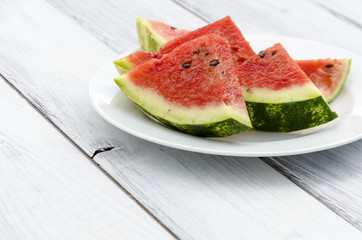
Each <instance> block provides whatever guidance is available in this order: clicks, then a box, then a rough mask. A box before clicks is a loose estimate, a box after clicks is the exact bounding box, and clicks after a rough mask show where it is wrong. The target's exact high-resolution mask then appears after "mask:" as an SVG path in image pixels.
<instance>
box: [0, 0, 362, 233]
mask: <svg viewBox="0 0 362 240" xmlns="http://www.w3.org/2000/svg"><path fill="white" fill-rule="evenodd" d="M0 4H1V3H0ZM166 4H171V3H170V2H167V3H166ZM98 7H102V4H100V3H99V5H98ZM0 11H1V14H0V20H2V22H6V25H5V26H4V28H3V30H2V31H1V32H0V39H1V40H0V41H1V42H0V72H1V73H3V74H4V76H5V77H6V78H7V79H9V81H11V82H12V83H13V84H14V85H15V86H16V87H17V88H18V89H19V90H20V91H21V92H22V93H23V94H24V95H25V96H26V97H27V98H28V99H29V100H30V101H31V102H32V103H33V104H35V106H36V107H37V108H39V109H40V110H41V111H42V112H43V113H44V114H46V115H47V117H48V118H49V119H50V120H51V121H53V122H54V123H55V124H56V125H57V126H58V127H59V128H60V129H61V130H62V131H64V132H65V133H66V134H67V135H68V136H69V137H70V138H71V139H72V140H74V142H76V143H77V144H78V145H79V146H80V147H81V148H82V149H83V150H84V151H85V152H86V153H87V154H88V155H89V156H92V155H93V153H94V152H95V151H96V150H97V149H98V148H102V147H108V146H114V147H115V148H114V149H113V150H112V151H108V152H104V153H99V154H98V155H96V157H95V159H96V160H97V162H98V163H99V164H100V165H101V166H102V167H103V168H104V169H106V170H107V171H108V172H109V173H110V174H111V175H112V176H113V177H114V178H116V179H117V181H118V182H119V183H120V184H121V185H122V186H124V187H125V188H126V189H127V190H128V191H129V192H131V193H132V195H134V196H135V197H136V198H137V200H138V201H140V202H141V203H142V204H143V205H145V206H146V207H147V209H148V210H149V211H150V212H152V213H153V214H154V215H155V216H157V217H158V219H159V220H160V221H161V222H162V223H164V224H165V225H166V226H167V227H168V228H169V229H171V230H172V231H173V232H174V233H175V234H176V235H177V236H178V237H180V238H181V239H217V238H226V239H240V238H241V237H245V238H247V239H260V237H264V238H268V239H287V238H289V239H290V238H293V237H294V238H297V239H340V238H341V237H347V238H351V239H358V238H360V233H359V232H358V231H357V230H356V229H355V228H353V227H352V226H351V225H349V224H348V223H347V222H345V221H344V220H343V219H341V218H339V217H338V216H337V215H335V214H334V213H333V212H331V211H329V210H328V209H327V208H326V207H324V206H323V205H322V204H320V203H319V202H318V201H316V200H315V199H314V198H312V197H311V196H309V195H308V194H307V193H305V192H304V191H302V190H301V189H300V188H298V187H296V186H295V185H294V184H292V183H291V182H290V181H288V180H287V179H286V178H284V177H283V176H281V175H280V174H279V173H277V172H276V171H275V170H273V169H272V168H270V167H269V166H267V165H266V164H265V163H263V162H262V161H260V160H259V159H257V158H247V159H246V158H245V159H244V158H223V157H217V156H210V155H204V154H194V153H188V152H183V151H179V150H173V149H169V148H166V147H163V146H159V145H156V144H152V143H149V142H145V141H143V140H140V139H137V138H134V137H132V136H130V135H128V134H125V133H123V132H121V131H119V130H116V129H115V128H113V127H111V126H109V125H107V124H105V123H104V122H103V121H102V120H101V119H100V118H99V117H98V116H97V115H96V113H95V112H94V111H93V110H92V109H91V107H90V104H89V100H88V98H87V96H86V91H87V82H88V79H89V78H90V77H91V76H92V74H93V72H94V71H95V70H96V68H97V67H98V66H99V65H100V63H101V62H103V61H105V60H106V59H108V58H110V57H112V56H113V54H114V53H113V52H112V51H110V50H109V49H108V48H107V47H106V46H105V45H103V44H102V43H100V42H99V41H97V40H96V39H94V38H93V36H92V35H91V34H90V33H87V32H86V31H85V30H83V29H82V28H81V27H80V26H77V25H76V24H74V21H72V20H71V19H68V18H66V17H65V16H63V15H61V14H60V13H59V12H58V11H56V9H53V8H52V7H50V5H47V4H45V3H44V2H42V1H40V0H38V1H33V2H31V3H23V2H22V3H21V4H20V3H19V2H17V1H13V2H11V3H7V4H4V3H2V6H1V8H0ZM135 11H136V10H133V11H132V12H135ZM163 11H167V8H165V10H163ZM180 11H181V10H180ZM182 11H184V10H182ZM120 12H121V11H120ZM156 14H159V13H158V12H156ZM174 16H175V17H180V18H181V17H182V16H178V14H177V13H175V14H174ZM114 17H117V18H115V19H114V21H116V20H118V21H120V20H121V19H128V18H130V17H131V16H129V15H127V14H124V15H123V14H120V15H119V16H114ZM84 19H86V18H84ZM194 19H195V20H194ZM197 19H198V18H193V19H189V20H188V21H189V22H196V21H197ZM45 20H46V21H45ZM13 29H17V31H13ZM127 31H128V32H129V33H130V32H131V31H132V32H134V28H131V27H130V28H129V30H127ZM29 35H30V36H31V38H30V37H29ZM49 59H51V60H49ZM241 226H242V227H241ZM244 226H245V227H244Z"/></svg>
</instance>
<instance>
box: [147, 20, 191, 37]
mask: <svg viewBox="0 0 362 240" xmlns="http://www.w3.org/2000/svg"><path fill="white" fill-rule="evenodd" d="M147 22H148V24H149V25H150V27H151V28H152V30H153V31H155V32H157V34H159V35H160V36H161V37H162V38H164V39H165V40H166V41H170V40H172V39H174V38H177V37H180V36H182V35H184V34H185V33H188V32H190V30H186V29H177V28H175V27H173V26H171V25H168V24H165V23H163V22H158V21H151V20H147Z"/></svg>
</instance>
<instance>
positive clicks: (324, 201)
mask: <svg viewBox="0 0 362 240" xmlns="http://www.w3.org/2000/svg"><path fill="white" fill-rule="evenodd" d="M260 159H261V160H262V161H264V162H265V163H267V164H268V165H269V166H271V167H272V168H274V169H275V170H277V171H278V172H280V173H281V174H282V175H284V176H285V177H286V178H288V179H289V180H290V181H292V182H293V183H294V184H295V185H297V186H298V187H300V188H301V189H303V190H304V191H305V192H307V193H308V194H309V195H311V196H313V197H314V198H315V199H316V200H318V201H319V202H320V203H322V204H323V205H324V206H326V207H327V208H329V209H330V210H331V211H332V212H334V213H335V214H337V215H338V216H340V217H341V218H343V219H344V220H345V221H346V222H348V223H350V224H351V225H352V226H353V227H355V228H356V229H357V230H359V231H361V226H360V224H359V223H358V220H356V219H354V218H353V217H352V216H351V215H349V214H348V213H347V212H346V211H345V210H344V209H342V208H340V207H338V206H336V205H335V204H333V203H332V202H331V201H330V200H329V199H328V198H326V197H324V196H323V194H321V193H319V191H318V190H317V189H315V188H312V187H311V186H310V185H308V184H307V183H305V182H303V180H302V179H301V178H300V177H298V175H296V174H295V173H293V172H292V171H290V170H289V169H288V168H286V167H285V166H284V165H283V164H281V163H279V162H278V161H277V159H276V158H273V157H261V158H260Z"/></svg>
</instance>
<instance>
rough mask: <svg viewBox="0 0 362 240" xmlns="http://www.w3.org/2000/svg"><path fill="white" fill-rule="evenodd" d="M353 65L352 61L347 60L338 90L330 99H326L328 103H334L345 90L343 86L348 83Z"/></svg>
mask: <svg viewBox="0 0 362 240" xmlns="http://www.w3.org/2000/svg"><path fill="white" fill-rule="evenodd" d="M351 65H352V59H350V58H349V59H346V63H345V70H344V72H343V75H342V77H341V80H340V81H339V84H338V86H337V88H336V91H335V92H334V93H333V94H332V95H331V96H329V97H328V98H326V101H327V102H329V103H330V102H332V101H333V100H334V99H335V98H336V97H337V96H338V95H339V93H340V92H341V90H342V89H343V86H344V84H345V82H346V79H347V77H348V75H349V72H350V70H351Z"/></svg>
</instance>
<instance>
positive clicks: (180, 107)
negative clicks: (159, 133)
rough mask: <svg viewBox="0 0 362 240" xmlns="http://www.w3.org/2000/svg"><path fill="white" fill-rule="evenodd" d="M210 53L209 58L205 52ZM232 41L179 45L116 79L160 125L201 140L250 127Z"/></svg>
mask: <svg viewBox="0 0 362 240" xmlns="http://www.w3.org/2000/svg"><path fill="white" fill-rule="evenodd" d="M206 53H207V54H206ZM235 70H236V69H235V67H234V61H233V58H232V54H231V51H230V45H229V44H228V42H227V41H226V40H225V39H223V38H221V37H220V36H217V35H215V34H211V35H205V36H202V37H200V38H197V39H194V40H192V41H189V42H187V43H185V44H183V45H180V46H178V47H177V48H175V49H174V50H173V51H172V52H170V53H168V54H165V55H163V56H162V57H161V58H160V59H151V60H149V61H147V62H145V63H143V64H141V65H139V66H137V67H136V68H134V69H133V70H131V71H129V72H127V73H126V74H124V75H122V76H120V77H119V78H116V79H115V82H116V83H117V84H118V86H119V87H120V88H121V89H122V91H123V92H124V93H125V94H126V95H127V96H128V97H129V98H130V99H131V100H132V101H133V102H135V103H136V104H137V105H138V106H139V107H141V108H142V109H143V110H145V111H146V112H147V113H149V114H150V115H152V116H153V117H155V118H156V119H157V120H159V121H160V122H162V123H164V124H166V125H168V126H170V127H172V128H175V129H178V130H180V131H183V132H186V133H190V134H193V135H198V136H230V135H234V134H238V133H241V132H243V131H245V130H248V129H250V128H251V123H250V119H249V117H248V113H247V109H246V105H245V102H244V100H243V96H242V92H241V89H240V85H239V83H238V80H237V76H236V73H235Z"/></svg>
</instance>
